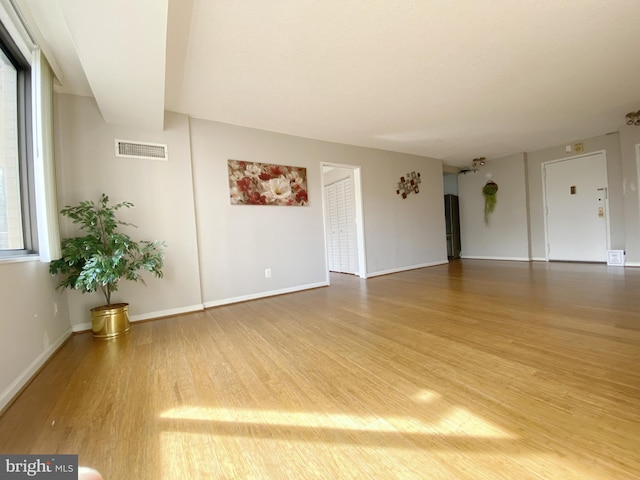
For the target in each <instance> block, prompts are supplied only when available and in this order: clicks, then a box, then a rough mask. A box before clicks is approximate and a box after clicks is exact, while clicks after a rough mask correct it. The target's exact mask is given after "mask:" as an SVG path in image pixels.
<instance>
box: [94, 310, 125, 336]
mask: <svg viewBox="0 0 640 480" xmlns="http://www.w3.org/2000/svg"><path fill="white" fill-rule="evenodd" d="M91 329H92V330H93V336H94V338H99V339H101V340H109V339H111V338H116V337H119V336H121V335H125V334H127V333H129V331H130V330H131V324H130V323H129V304H128V303H115V304H113V305H103V306H101V307H96V308H92V309H91Z"/></svg>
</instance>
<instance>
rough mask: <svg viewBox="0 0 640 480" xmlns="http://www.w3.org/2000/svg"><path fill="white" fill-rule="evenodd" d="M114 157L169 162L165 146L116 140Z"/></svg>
mask: <svg viewBox="0 0 640 480" xmlns="http://www.w3.org/2000/svg"><path fill="white" fill-rule="evenodd" d="M116 157H124V158H146V159H148V160H169V152H168V150H167V146H166V145H162V144H160V143H146V142H145V143H142V142H131V141H129V140H116Z"/></svg>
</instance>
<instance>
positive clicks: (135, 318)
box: [72, 303, 204, 332]
mask: <svg viewBox="0 0 640 480" xmlns="http://www.w3.org/2000/svg"><path fill="white" fill-rule="evenodd" d="M200 310H204V305H202V304H201V303H199V304H197V305H190V306H188V307H180V308H170V309H168V310H159V311H157V312H149V313H142V314H140V315H129V321H130V322H132V323H133V322H141V321H143V320H150V319H153V318H162V317H170V316H171V315H180V314H181V313H190V312H199V311H200ZM72 329H73V331H74V332H86V331H88V330H91V322H87V323H78V324H76V325H73V326H72Z"/></svg>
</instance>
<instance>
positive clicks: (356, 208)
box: [322, 164, 366, 278]
mask: <svg viewBox="0 0 640 480" xmlns="http://www.w3.org/2000/svg"><path fill="white" fill-rule="evenodd" d="M322 182H323V206H324V223H325V248H326V255H327V269H328V270H329V271H330V272H337V273H349V274H353V275H358V276H359V277H361V278H366V262H365V258H364V227H363V222H362V193H361V187H360V168H359V167H354V166H350V165H338V164H323V165H322Z"/></svg>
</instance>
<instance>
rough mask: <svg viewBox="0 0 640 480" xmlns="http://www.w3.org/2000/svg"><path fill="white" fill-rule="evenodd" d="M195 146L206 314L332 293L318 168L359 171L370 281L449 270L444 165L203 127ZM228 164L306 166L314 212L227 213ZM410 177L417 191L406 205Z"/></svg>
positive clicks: (195, 127) (195, 129)
mask: <svg viewBox="0 0 640 480" xmlns="http://www.w3.org/2000/svg"><path fill="white" fill-rule="evenodd" d="M191 137H192V154H193V170H194V185H195V194H196V205H197V209H196V214H197V221H198V235H199V245H200V269H201V275H202V287H203V300H204V303H205V305H217V304H221V303H227V302H230V301H236V300H242V299H245V298H253V297H255V296H259V295H266V294H270V293H277V292H281V291H287V290H295V289H298V288H304V287H308V286H316V285H323V284H326V282H327V281H328V279H327V267H326V259H325V245H324V220H323V214H322V171H321V169H322V166H321V164H322V162H333V163H338V164H345V165H355V166H361V168H362V185H363V197H364V224H365V239H366V240H365V243H366V253H367V271H368V272H369V275H372V274H373V275H375V274H379V273H384V272H387V271H392V270H402V269H407V268H414V267H418V266H421V265H427V264H436V263H446V261H447V254H446V244H445V234H444V215H443V207H442V166H441V163H440V161H437V160H432V159H427V158H423V157H417V156H413V155H405V154H398V153H392V152H386V151H381V150H373V149H367V148H359V147H353V146H348V145H340V144H335V143H329V142H321V141H317V140H310V139H305V138H299V137H292V136H288V135H281V134H276V133H271V132H265V131H261V130H255V129H250V128H244V127H238V126H232V125H226V124H221V123H216V122H209V121H205V120H198V119H192V120H191ZM228 159H236V160H246V161H253V162H261V163H275V164H281V165H294V166H299V167H305V168H306V169H307V182H308V189H309V205H308V206H305V207H265V206H250V205H241V206H237V205H236V206H232V205H230V202H229V187H228V176H227V160H228ZM414 170H415V171H419V172H421V174H422V178H423V184H422V188H421V192H420V194H418V195H415V194H413V195H410V196H409V198H407V199H406V200H402V198H401V197H399V196H397V195H396V193H395V188H396V184H397V182H398V181H399V178H400V177H401V176H403V175H405V174H406V173H407V172H408V171H414ZM265 268H271V269H272V274H273V275H272V277H271V278H269V279H266V278H265V277H264V269H265Z"/></svg>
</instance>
